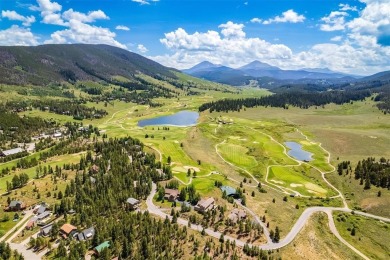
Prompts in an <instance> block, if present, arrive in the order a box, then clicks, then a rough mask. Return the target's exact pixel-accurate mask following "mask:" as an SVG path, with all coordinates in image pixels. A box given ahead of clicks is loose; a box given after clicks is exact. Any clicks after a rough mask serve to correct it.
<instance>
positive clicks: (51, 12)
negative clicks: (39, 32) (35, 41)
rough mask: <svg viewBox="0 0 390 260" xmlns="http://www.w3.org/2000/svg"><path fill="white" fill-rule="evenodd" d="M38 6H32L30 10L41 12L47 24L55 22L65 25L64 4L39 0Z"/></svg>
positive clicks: (43, 20) (55, 23)
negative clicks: (62, 12) (63, 17)
mask: <svg viewBox="0 0 390 260" xmlns="http://www.w3.org/2000/svg"><path fill="white" fill-rule="evenodd" d="M37 3H38V6H31V7H30V10H33V11H39V12H41V17H42V22H43V23H45V24H54V25H62V26H65V25H66V22H64V20H62V18H61V14H60V13H59V12H61V10H62V5H60V4H59V3H57V2H51V1H50V0H37Z"/></svg>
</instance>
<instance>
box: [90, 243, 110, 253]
mask: <svg viewBox="0 0 390 260" xmlns="http://www.w3.org/2000/svg"><path fill="white" fill-rule="evenodd" d="M109 247H110V241H104V242H103V243H101V244H100V245H98V246H97V247H95V248H94V249H93V250H94V251H95V254H97V255H99V254H100V253H101V252H102V251H103V250H104V249H105V248H109Z"/></svg>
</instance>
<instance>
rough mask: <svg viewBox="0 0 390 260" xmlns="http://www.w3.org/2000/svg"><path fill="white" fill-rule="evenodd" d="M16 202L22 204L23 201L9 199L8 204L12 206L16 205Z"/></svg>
mask: <svg viewBox="0 0 390 260" xmlns="http://www.w3.org/2000/svg"><path fill="white" fill-rule="evenodd" d="M18 204H23V202H21V201H20V200H13V201H11V203H10V204H9V206H10V207H11V208H12V207H16V206H17V205H18Z"/></svg>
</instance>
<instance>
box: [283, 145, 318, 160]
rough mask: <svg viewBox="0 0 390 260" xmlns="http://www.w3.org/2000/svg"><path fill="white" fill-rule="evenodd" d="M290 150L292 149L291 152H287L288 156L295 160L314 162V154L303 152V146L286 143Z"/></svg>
mask: <svg viewBox="0 0 390 260" xmlns="http://www.w3.org/2000/svg"><path fill="white" fill-rule="evenodd" d="M284 144H285V145H286V146H287V147H288V148H290V149H291V150H289V151H288V152H287V154H288V155H290V156H291V157H294V158H295V159H297V160H299V161H311V160H313V158H312V155H313V154H312V153H309V152H307V151H305V150H302V145H300V144H298V143H296V142H285V143H284Z"/></svg>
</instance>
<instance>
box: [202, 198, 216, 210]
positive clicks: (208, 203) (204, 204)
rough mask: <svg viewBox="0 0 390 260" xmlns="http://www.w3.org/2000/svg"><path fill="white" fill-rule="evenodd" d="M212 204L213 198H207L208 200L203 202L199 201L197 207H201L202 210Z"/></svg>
mask: <svg viewBox="0 0 390 260" xmlns="http://www.w3.org/2000/svg"><path fill="white" fill-rule="evenodd" d="M213 203H214V198H208V199H203V200H201V201H199V202H198V206H201V207H203V208H208V207H210V205H211V204H213Z"/></svg>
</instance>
